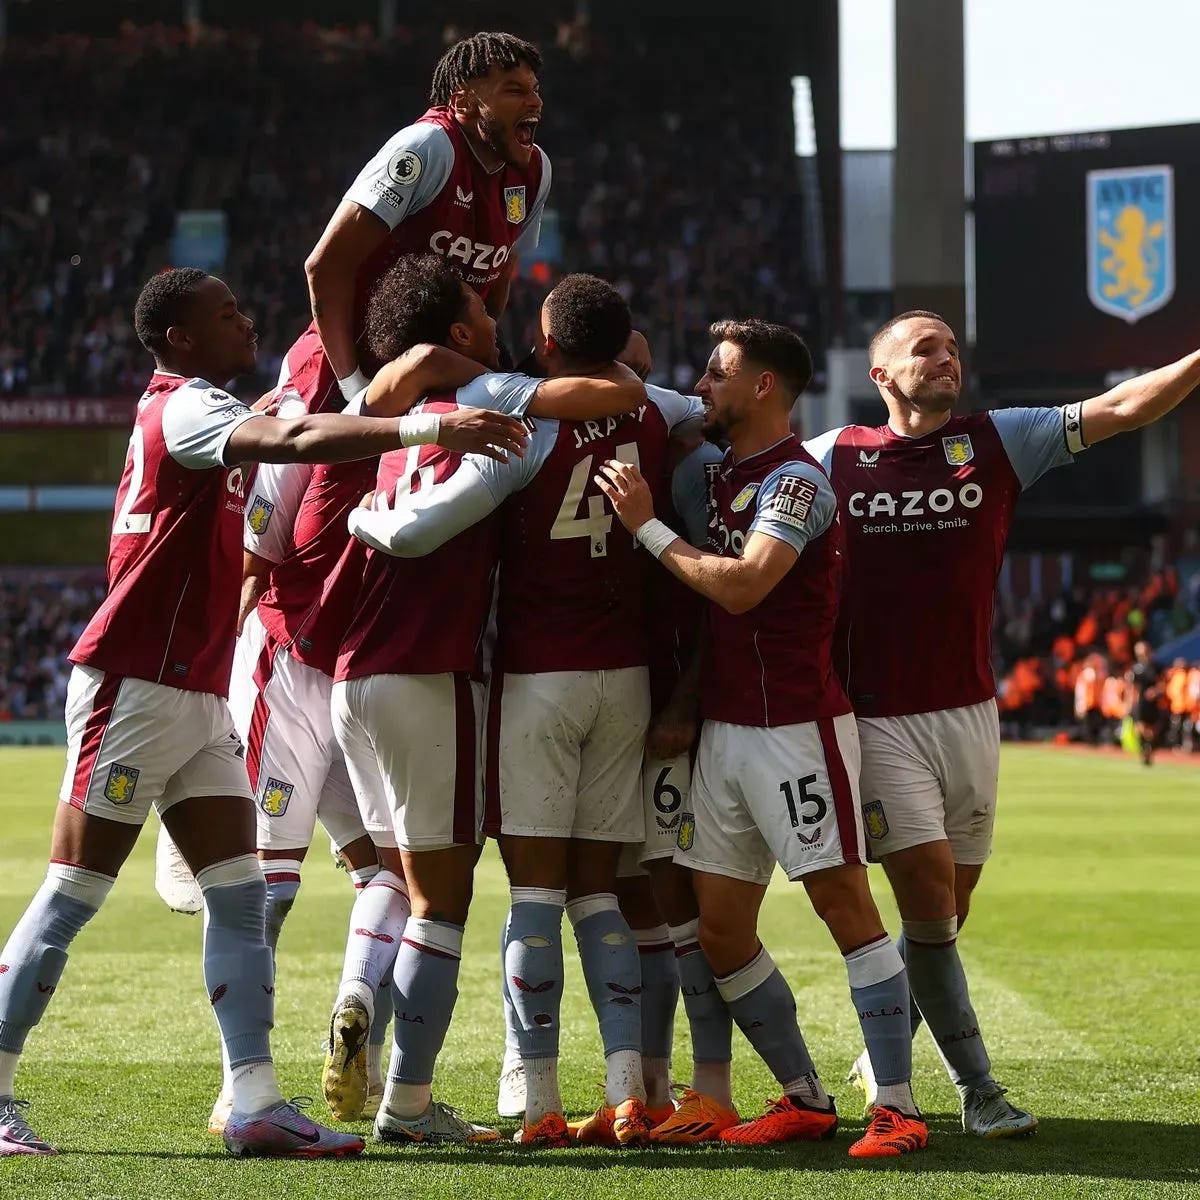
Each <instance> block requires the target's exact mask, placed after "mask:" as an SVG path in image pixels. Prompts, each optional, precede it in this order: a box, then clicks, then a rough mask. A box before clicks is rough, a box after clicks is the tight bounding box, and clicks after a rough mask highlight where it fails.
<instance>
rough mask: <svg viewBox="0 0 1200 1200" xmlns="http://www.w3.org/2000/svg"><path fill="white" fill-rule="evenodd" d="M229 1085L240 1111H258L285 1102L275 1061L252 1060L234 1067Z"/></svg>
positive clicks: (234, 1104)
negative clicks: (277, 1079) (276, 1076)
mask: <svg viewBox="0 0 1200 1200" xmlns="http://www.w3.org/2000/svg"><path fill="white" fill-rule="evenodd" d="M229 1086H230V1090H231V1091H232V1093H233V1107H234V1109H235V1110H236V1111H237V1112H239V1113H243V1114H245V1113H256V1112H260V1111H261V1110H262V1109H264V1108H273V1107H274V1106H275V1105H276V1104H282V1103H283V1093H282V1092H281V1091H280V1090H279V1084H278V1083H277V1082H276V1079H275V1064H274V1063H269V1062H252V1063H244V1064H243V1065H242V1066H240V1067H234V1069H233V1075H232V1077H231V1078H230V1081H229Z"/></svg>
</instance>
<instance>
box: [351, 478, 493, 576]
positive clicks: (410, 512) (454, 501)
mask: <svg viewBox="0 0 1200 1200" xmlns="http://www.w3.org/2000/svg"><path fill="white" fill-rule="evenodd" d="M385 500H386V497H383V498H381V497H378V496H377V497H376V500H375V507H372V508H370V509H366V508H352V509H351V510H350V515H349V516H348V517H347V518H346V527H347V528H348V529H349V530H350V532H351V533H352V534H353V535H354V536H355V537H356V538H358V540H359V541H360V542H365V543H366V544H367V545H368V546H371V547H373V548H374V549H376V550H379V551H382V553H384V554H391V555H393V556H394V557H396V558H421V557H423V556H424V555H426V554H432V553H433V551H434V550H436V549H437V548H438V547H439V546H444V545H445V544H446V543H447V542H448V541H449V540H450V539H451V538H453V537H457V536H458V535H459V534H460V533H462V532H463V530H465V529H469V528H470V527H471V526H472V525H475V524H477V523H478V522H480V521H482V520H483V519H484V518H485V517H487V516H489V515H490V514H492V513H494V512H495V511H496V508H497V501H496V499H495V497H494V496H493V495H492V492H491V489H490V488H489V487H488V486H487V484H485V483H484V481H483V480H482V479H480V477H479V475H478V474H477V473H476V472H475V471H473V470H472V469H471V467H470V466H469V465H468V464H467V463H465V462H463V463H460V464H459V467H458V470H457V471H455V472H454V474H453V475H451V476H450V478H449V479H446V480H444V481H443V482H442V483H435V484H433V485H432V486H430V487H425V488H421V489H420V491H418V492H415V493H412V492H410V493H407V494H406V495H404V496H403V497H401V498H399V499H398V501H397V503H396V506H395V507H394V508H392V507H390V506H388V505H387V504H386V503H384V502H383V501H385Z"/></svg>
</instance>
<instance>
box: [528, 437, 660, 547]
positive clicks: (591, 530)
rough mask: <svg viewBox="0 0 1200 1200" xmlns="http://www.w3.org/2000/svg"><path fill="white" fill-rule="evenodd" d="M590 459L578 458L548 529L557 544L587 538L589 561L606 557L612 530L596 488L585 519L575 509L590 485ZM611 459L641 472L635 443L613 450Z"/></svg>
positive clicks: (590, 497)
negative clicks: (556, 513)
mask: <svg viewBox="0 0 1200 1200" xmlns="http://www.w3.org/2000/svg"><path fill="white" fill-rule="evenodd" d="M592 458H593V455H591V454H589V455H588V456H587V458H584V459H580V461H579V462H577V463H576V464H575V469H574V470H573V471H572V472H571V478H570V479H569V480H567V490H566V493H565V494H564V496H563V498H562V504H560V505H559V506H558V515H557V516H556V517H555V518H554V524H553V525H552V526H551V527H550V540H551V541H554V542H557V541H561V540H562V539H563V538H587V539H588V540H589V541H590V543H591V553H592V557H593V558H604V557H606V556H607V554H608V535H609V533H610V531H611V530H612V517H611V516H610V515H609V514H608V513H606V512H605V511H604V497H603V495H601V493H600V491H599V489H596V490H595V491H594V492H593V493H592V495H590V496H588V498H587V511H588V515H587V516H586V517H581V516H579V515H578V514H579V506H580V505H581V504H582V503H583V497H584V493H585V492H586V491H587V490H588V488H589V487H592V488H595V484H594V483H592ZM613 458H615V459H616V460H617V461H618V462H623V463H628V464H629V466H631V467H637V468H638V470H639V471H640V470H641V466H642V464H641V461H640V459H639V458H638V448H637V442H626V443H625V444H624V445H622V446H618V447H617V448H616V449H615V450H614V451H613Z"/></svg>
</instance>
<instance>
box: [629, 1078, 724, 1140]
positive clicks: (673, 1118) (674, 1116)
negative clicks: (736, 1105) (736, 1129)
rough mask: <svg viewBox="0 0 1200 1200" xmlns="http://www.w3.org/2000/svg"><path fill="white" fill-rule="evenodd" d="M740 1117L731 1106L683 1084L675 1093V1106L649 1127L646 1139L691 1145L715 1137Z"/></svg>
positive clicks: (714, 1138)
mask: <svg viewBox="0 0 1200 1200" xmlns="http://www.w3.org/2000/svg"><path fill="white" fill-rule="evenodd" d="M740 1120H741V1118H740V1117H739V1116H738V1115H737V1113H736V1112H734V1110H733V1109H732V1108H726V1107H725V1106H724V1105H723V1104H718V1103H717V1101H716V1100H714V1099H713V1098H712V1097H711V1096H705V1095H703V1094H702V1093H700V1092H697V1091H693V1090H692V1089H691V1088H686V1089H684V1091H683V1093H682V1094H681V1095H680V1097H679V1107H678V1108H677V1109H675V1111H674V1112H672V1113H671V1115H670V1116H669V1117H667V1119H666V1120H665V1121H661V1122H659V1123H658V1124H657V1125H656V1126H655V1127H654V1128H653V1129H652V1130H651V1131H650V1140H651V1141H652V1142H655V1143H657V1144H658V1145H662V1146H694V1145H696V1144H697V1143H699V1142H712V1141H715V1140H716V1139H717V1138H718V1137H720V1135H721V1134H722V1132H724V1131H725V1130H726V1129H732V1128H733V1126H734V1125H736V1124H737V1123H738V1122H739V1121H740Z"/></svg>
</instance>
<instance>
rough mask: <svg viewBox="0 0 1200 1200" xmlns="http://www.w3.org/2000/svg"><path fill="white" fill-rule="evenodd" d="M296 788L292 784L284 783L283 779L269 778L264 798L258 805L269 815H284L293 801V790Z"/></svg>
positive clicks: (264, 790)
mask: <svg viewBox="0 0 1200 1200" xmlns="http://www.w3.org/2000/svg"><path fill="white" fill-rule="evenodd" d="M294 790H295V789H294V787H293V786H292V784H290V783H284V781H283V780H282V779H268V780H267V784H266V787H264V788H263V794H262V799H261V800H260V801H259V802H258V807H259V808H261V809H262V810H263V812H265V813H266V814H267V816H268V817H282V816H283V814H284V813H285V812H287V807H288V805H289V804H290V803H291V799H292V792H293V791H294Z"/></svg>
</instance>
